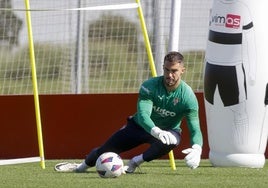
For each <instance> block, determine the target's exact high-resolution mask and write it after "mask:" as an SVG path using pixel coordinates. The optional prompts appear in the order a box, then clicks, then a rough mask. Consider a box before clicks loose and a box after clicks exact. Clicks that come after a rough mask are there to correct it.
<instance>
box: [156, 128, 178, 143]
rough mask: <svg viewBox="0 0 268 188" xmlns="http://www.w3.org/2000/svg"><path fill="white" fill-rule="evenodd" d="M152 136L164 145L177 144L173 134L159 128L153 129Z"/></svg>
mask: <svg viewBox="0 0 268 188" xmlns="http://www.w3.org/2000/svg"><path fill="white" fill-rule="evenodd" d="M151 135H152V136H153V137H155V138H157V139H159V140H161V142H162V143H163V144H166V145H170V144H177V139H176V137H175V136H174V135H173V134H172V133H171V132H168V131H164V130H162V129H160V128H159V127H153V128H152V130H151Z"/></svg>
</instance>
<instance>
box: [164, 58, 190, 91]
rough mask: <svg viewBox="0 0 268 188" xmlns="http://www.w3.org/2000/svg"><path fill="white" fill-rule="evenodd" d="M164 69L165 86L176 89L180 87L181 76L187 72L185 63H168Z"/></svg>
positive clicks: (165, 63)
mask: <svg viewBox="0 0 268 188" xmlns="http://www.w3.org/2000/svg"><path fill="white" fill-rule="evenodd" d="M163 69H164V83H165V86H166V87H168V88H171V89H175V88H176V87H177V86H178V85H179V81H180V79H181V75H182V74H183V73H184V70H185V67H184V66H183V63H178V62H168V61H166V62H164V65H163Z"/></svg>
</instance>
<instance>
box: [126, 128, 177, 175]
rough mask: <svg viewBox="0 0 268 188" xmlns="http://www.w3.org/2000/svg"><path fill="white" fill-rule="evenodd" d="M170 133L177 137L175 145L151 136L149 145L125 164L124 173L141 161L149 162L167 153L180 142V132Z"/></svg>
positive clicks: (132, 170) (137, 165) (131, 170)
mask: <svg viewBox="0 0 268 188" xmlns="http://www.w3.org/2000/svg"><path fill="white" fill-rule="evenodd" d="M171 133H172V134H173V135H174V136H175V137H176V138H177V144H175V145H166V144H163V143H162V142H161V141H160V140H157V139H156V138H154V137H152V139H151V141H152V142H151V146H150V147H149V148H148V149H147V150H146V151H145V152H144V153H143V154H140V155H137V156H135V157H133V158H132V159H131V160H130V161H129V162H128V165H126V166H125V171H126V173H133V172H134V171H135V170H136V168H137V167H139V166H140V165H141V164H142V163H143V162H145V161H146V162H150V161H152V160H154V159H158V158H160V157H162V156H164V155H166V154H168V153H169V152H170V151H171V150H172V149H174V148H175V147H176V146H177V145H178V144H179V143H180V138H181V136H180V133H178V132H175V131H171Z"/></svg>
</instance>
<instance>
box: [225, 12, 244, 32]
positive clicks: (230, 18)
mask: <svg viewBox="0 0 268 188" xmlns="http://www.w3.org/2000/svg"><path fill="white" fill-rule="evenodd" d="M240 20H241V17H240V16H239V15H234V14H227V16H226V21H225V27H229V28H234V29H235V28H239V27H240Z"/></svg>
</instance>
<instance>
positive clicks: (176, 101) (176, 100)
mask: <svg viewBox="0 0 268 188" xmlns="http://www.w3.org/2000/svg"><path fill="white" fill-rule="evenodd" d="M178 102H179V98H177V97H176V98H174V99H173V105H174V106H176V104H178Z"/></svg>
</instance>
